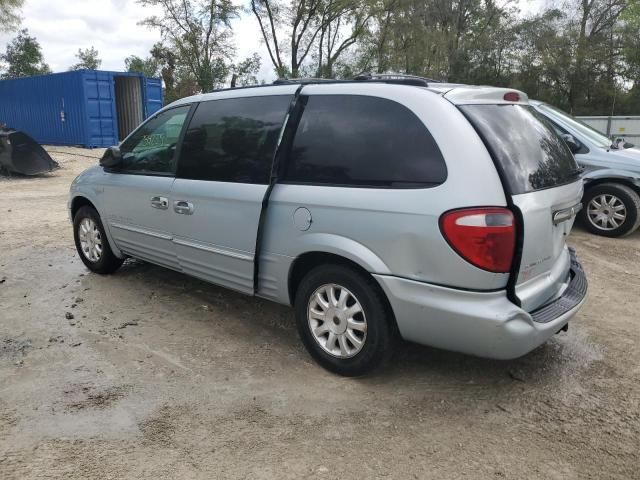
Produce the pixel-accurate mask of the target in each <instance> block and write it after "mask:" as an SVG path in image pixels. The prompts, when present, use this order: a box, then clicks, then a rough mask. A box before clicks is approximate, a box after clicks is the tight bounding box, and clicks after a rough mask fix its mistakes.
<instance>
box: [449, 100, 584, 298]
mask: <svg viewBox="0 0 640 480" xmlns="http://www.w3.org/2000/svg"><path fill="white" fill-rule="evenodd" d="M459 108H460V109H461V110H462V112H463V113H464V114H465V115H466V116H467V118H468V119H469V120H470V121H471V123H472V124H473V125H474V127H475V128H476V130H477V131H478V133H479V134H480V136H481V137H482V139H483V140H484V142H485V145H486V146H487V148H488V149H489V151H490V153H491V155H492V157H493V159H494V162H495V164H496V167H497V169H498V172H499V174H500V176H501V178H502V183H503V186H504V188H505V192H506V194H507V195H508V196H509V198H510V200H511V205H512V206H513V207H515V208H514V210H515V213H516V215H518V214H519V215H521V218H520V224H521V225H520V227H519V233H520V239H521V245H520V246H521V250H520V252H521V253H520V262H519V270H518V272H514V273H513V275H515V282H514V285H513V287H514V289H515V295H516V296H517V299H518V300H519V302H520V303H521V306H522V308H524V309H525V310H527V311H533V310H535V309H537V308H539V307H540V306H542V305H544V304H546V303H548V302H550V301H552V300H554V299H555V298H556V297H558V296H559V295H561V293H562V291H563V288H564V287H565V286H566V285H567V283H568V280H569V275H570V266H571V257H570V252H569V250H568V248H567V246H566V238H567V235H569V232H570V231H571V227H572V226H573V222H574V219H575V215H576V213H577V211H578V210H579V209H580V207H581V204H580V199H581V198H582V192H583V185H582V181H581V179H580V174H579V172H580V170H579V168H578V165H577V164H576V161H575V159H574V157H573V155H572V154H571V151H570V150H569V148H568V147H567V145H566V144H565V142H564V141H563V140H562V139H561V138H560V137H559V136H558V135H557V134H556V133H555V131H554V130H553V129H552V127H551V126H550V125H549V124H548V123H547V121H546V120H545V119H544V117H542V115H540V114H539V113H538V112H536V111H535V110H534V109H533V108H532V107H531V106H529V105H527V104H526V103H522V102H519V103H508V102H503V103H500V104H482V103H477V104H471V105H460V106H459ZM516 260H517V259H516Z"/></svg>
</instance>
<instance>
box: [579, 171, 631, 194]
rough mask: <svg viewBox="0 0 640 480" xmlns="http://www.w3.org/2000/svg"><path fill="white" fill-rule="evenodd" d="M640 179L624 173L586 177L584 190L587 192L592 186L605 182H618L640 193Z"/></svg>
mask: <svg viewBox="0 0 640 480" xmlns="http://www.w3.org/2000/svg"><path fill="white" fill-rule="evenodd" d="M639 182H640V179H639V178H634V177H629V176H623V175H620V176H618V175H611V176H598V177H588V176H587V177H585V184H584V191H585V193H586V192H587V191H588V190H590V189H591V188H594V187H597V186H598V185H602V184H604V183H614V184H615V183H617V184H620V185H624V186H625V187H629V188H631V189H632V190H633V191H634V192H636V193H637V194H638V195H640V183H639Z"/></svg>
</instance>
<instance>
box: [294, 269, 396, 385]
mask: <svg viewBox="0 0 640 480" xmlns="http://www.w3.org/2000/svg"><path fill="white" fill-rule="evenodd" d="M383 295H384V294H383V292H382V291H381V290H380V287H379V286H378V285H377V284H376V283H375V280H374V279H372V278H371V277H369V276H367V275H364V274H362V273H360V272H358V271H356V270H354V269H352V268H349V267H345V266H342V265H323V266H320V267H316V268H314V269H313V270H311V271H310V272H309V273H307V275H306V276H305V277H304V278H303V279H302V281H301V282H300V285H299V286H298V290H297V292H296V298H295V310H296V323H297V326H298V332H299V334H300V338H301V339H302V342H303V343H304V345H305V347H306V348H307V350H308V351H309V353H310V354H311V356H312V357H313V358H314V359H315V360H316V361H317V362H318V363H319V364H320V365H322V366H323V367H324V368H326V369H327V370H329V371H331V372H334V373H337V374H339V375H344V376H349V377H350V376H357V375H362V374H364V373H366V372H368V371H370V370H371V369H373V368H374V367H376V366H378V365H379V364H380V363H382V362H383V361H385V360H387V359H388V358H389V356H390V354H391V344H392V335H393V329H392V322H393V320H392V317H391V315H390V313H389V309H388V308H387V306H386V302H385V301H384V297H383Z"/></svg>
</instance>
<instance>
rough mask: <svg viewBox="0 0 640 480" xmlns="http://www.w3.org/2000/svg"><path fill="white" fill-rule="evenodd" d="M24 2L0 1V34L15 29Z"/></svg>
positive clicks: (16, 0) (13, 0)
mask: <svg viewBox="0 0 640 480" xmlns="http://www.w3.org/2000/svg"><path fill="white" fill-rule="evenodd" d="M23 4H24V0H0V32H8V31H11V30H14V29H16V27H17V26H18V25H19V24H20V15H19V11H20V9H21V8H22V5H23Z"/></svg>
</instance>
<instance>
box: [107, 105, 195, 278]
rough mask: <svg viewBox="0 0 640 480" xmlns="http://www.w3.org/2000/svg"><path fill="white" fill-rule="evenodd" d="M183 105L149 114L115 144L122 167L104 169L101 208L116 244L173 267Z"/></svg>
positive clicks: (123, 248)
mask: <svg viewBox="0 0 640 480" xmlns="http://www.w3.org/2000/svg"><path fill="white" fill-rule="evenodd" d="M189 108H190V107H189V106H188V105H187V106H181V107H177V108H173V109H170V110H166V111H164V112H162V113H160V114H158V115H156V116H155V117H153V118H151V119H150V120H149V121H148V122H147V123H145V124H144V125H143V126H142V127H141V128H139V129H138V130H136V131H135V132H134V133H133V134H132V135H131V136H129V138H127V139H126V140H125V141H124V142H123V143H122V145H121V146H120V151H121V153H122V156H123V162H122V166H121V167H120V168H119V169H117V170H116V171H111V172H107V173H105V177H106V178H105V183H104V196H105V201H104V208H105V211H106V216H107V222H108V224H109V230H110V231H111V234H112V236H113V239H114V241H115V243H116V245H117V247H118V248H119V249H120V250H121V251H122V252H123V253H126V254H128V255H131V256H133V257H137V258H142V259H144V260H148V261H150V262H153V263H157V264H159V265H163V266H166V267H169V268H174V269H179V265H178V262H177V257H176V253H175V248H174V245H173V243H172V236H171V233H170V228H169V222H170V218H169V215H170V212H171V210H170V205H171V187H172V185H173V181H174V172H175V158H174V157H175V151H176V144H177V143H178V138H179V137H180V132H181V130H182V127H183V125H184V122H185V119H186V116H187V113H188V111H189Z"/></svg>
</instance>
